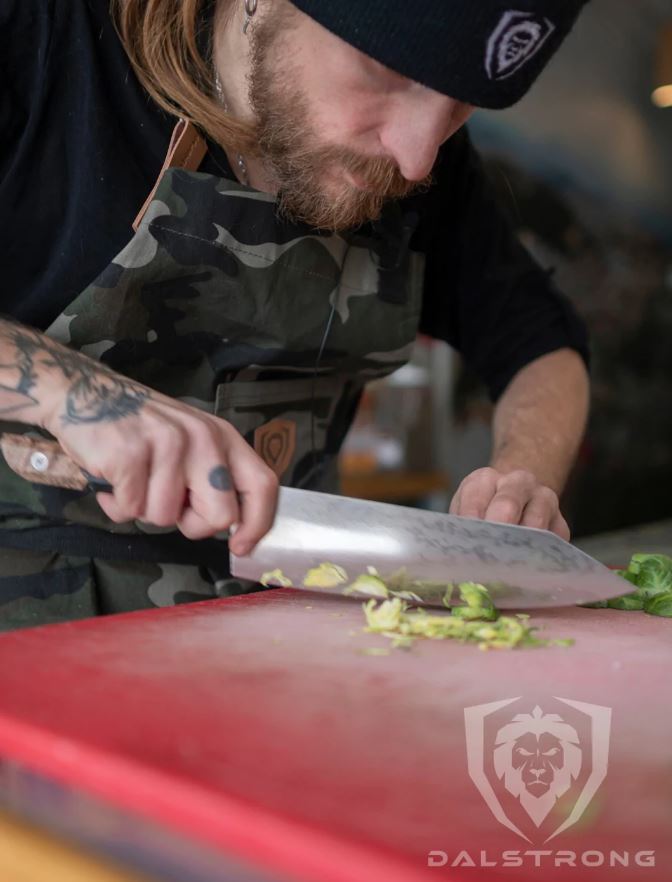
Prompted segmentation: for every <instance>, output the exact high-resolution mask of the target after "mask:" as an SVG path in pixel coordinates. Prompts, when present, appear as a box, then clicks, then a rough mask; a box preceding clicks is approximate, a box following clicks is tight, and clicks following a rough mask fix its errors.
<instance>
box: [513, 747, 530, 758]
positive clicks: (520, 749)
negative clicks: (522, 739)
mask: <svg viewBox="0 0 672 882" xmlns="http://www.w3.org/2000/svg"><path fill="white" fill-rule="evenodd" d="M516 751H517V752H518V753H519V754H520V755H521V756H533V754H532V751H531V750H525V748H524V747H517V748H516Z"/></svg>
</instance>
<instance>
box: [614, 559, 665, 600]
mask: <svg viewBox="0 0 672 882" xmlns="http://www.w3.org/2000/svg"><path fill="white" fill-rule="evenodd" d="M626 573H627V575H626V576H625V578H627V579H628V581H631V582H632V583H633V584H634V585H636V586H637V588H638V589H639V593H640V594H641V595H642V596H643V597H655V596H656V595H658V594H666V593H667V592H668V591H672V557H669V556H668V555H667V554H633V555H632V559H631V561H630V564H629V565H628V569H627V571H626Z"/></svg>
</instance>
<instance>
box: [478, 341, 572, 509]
mask: <svg viewBox="0 0 672 882" xmlns="http://www.w3.org/2000/svg"><path fill="white" fill-rule="evenodd" d="M588 402H589V383H588V373H587V371H586V368H585V365H584V363H583V360H582V359H581V357H580V356H579V355H578V354H577V353H576V352H574V351H573V350H571V349H561V350H558V351H557V352H552V353H550V354H548V355H544V356H542V357H541V358H538V359H536V360H535V361H533V362H530V364H528V365H526V367H524V368H523V369H522V370H521V371H519V372H518V373H517V374H516V376H515V377H514V378H513V380H512V381H511V383H509V385H508V387H507V388H506V390H505V392H504V394H503V395H502V397H501V398H500V400H499V402H498V403H497V407H496V408H495V414H494V419H493V433H494V441H493V452H492V459H491V465H492V467H493V468H495V469H497V470H498V471H499V472H504V473H506V472H511V471H514V470H516V469H525V470H527V471H530V472H532V473H533V474H534V476H535V477H536V478H537V480H538V481H539V482H540V483H542V484H545V485H546V486H548V487H551V488H552V489H553V490H555V491H556V492H557V493H560V492H561V491H562V489H563V487H564V485H565V482H566V480H567V476H568V474H569V471H570V469H571V467H572V464H573V462H574V459H575V457H576V453H577V451H578V448H579V444H580V443H581V439H582V437H583V433H584V431H585V427H586V420H587V416H588Z"/></svg>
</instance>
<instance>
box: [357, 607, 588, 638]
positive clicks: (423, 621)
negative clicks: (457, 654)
mask: <svg viewBox="0 0 672 882" xmlns="http://www.w3.org/2000/svg"><path fill="white" fill-rule="evenodd" d="M363 608H364V614H365V616H366V621H367V627H366V628H365V630H366V631H369V632H373V633H377V634H382V635H383V636H384V637H388V638H389V639H390V640H392V646H393V648H396V647H401V648H407V647H408V646H410V645H411V644H412V642H413V641H414V640H415V639H416V638H419V637H424V638H427V639H429V640H448V639H453V640H459V641H460V642H461V643H476V644H477V645H478V647H479V648H480V649H513V648H515V647H517V646H552V645H557V646H569V645H571V643H572V641H556V640H543V639H540V638H538V637H535V636H534V630H535V629H534V628H531V627H530V626H529V625H528V624H527V616H524V615H520V616H516V617H513V616H501V617H500V618H498V617H497V610H495V609H492V610H488V609H486V610H484V609H482V608H478V607H474V608H470V607H458V609H460V610H464V611H466V613H462V614H461V615H457V616H455V615H454V614H453V615H450V614H449V613H435V614H430V613H428V612H426V611H425V610H412V611H410V612H409V611H408V608H407V606H406V604H404V603H403V601H401V600H400V599H399V598H398V597H394V598H392V599H390V600H385V601H383V602H382V603H377V602H376V601H375V600H369V601H368V602H367V603H365V604H364V607H363ZM465 614H466V616H467V617H464V616H465ZM484 614H485V617H486V618H485V620H484ZM470 615H478V616H479V618H478V619H472V618H470V617H469V616H470ZM487 617H491V618H490V620H487Z"/></svg>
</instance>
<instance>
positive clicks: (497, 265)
mask: <svg viewBox="0 0 672 882" xmlns="http://www.w3.org/2000/svg"><path fill="white" fill-rule="evenodd" d="M430 193H431V197H432V198H431V200H428V201H429V202H430V204H429V205H428V206H427V208H428V210H427V211H423V212H422V220H421V222H420V225H419V227H418V230H417V234H416V235H417V239H416V241H417V243H418V247H419V248H420V249H421V250H422V251H424V253H425V255H426V272H425V286H424V295H423V309H422V318H421V325H420V330H421V331H422V332H423V333H425V334H427V335H429V336H431V337H435V338H437V339H441V340H445V341H446V342H447V343H449V344H450V345H451V346H454V347H455V348H456V349H457V350H458V351H459V352H460V353H461V354H462V356H463V358H464V360H465V362H466V363H467V365H468V366H469V367H470V368H471V369H472V370H474V372H475V373H476V374H477V375H478V376H479V377H480V378H481V380H483V381H484V382H485V384H486V385H487V387H488V390H489V393H490V396H491V397H492V399H493V400H496V399H497V398H498V397H499V396H500V395H501V394H502V392H503V391H504V389H505V388H506V386H507V385H508V384H509V382H510V381H511V380H512V379H513V377H514V376H515V374H516V373H517V372H518V371H519V370H521V368H523V367H525V365H527V364H529V363H530V362H531V361H533V360H534V359H536V358H539V357H540V356H542V355H546V354H547V353H550V352H554V351H556V350H558V349H563V348H565V347H568V348H571V349H574V350H576V351H577V352H579V353H580V355H581V356H582V357H583V359H584V360H585V361H586V363H587V362H588V335H587V331H586V327H585V325H584V323H583V321H582V320H581V319H580V318H579V316H578V315H577V313H576V311H575V310H574V308H573V307H572V305H571V304H570V303H569V301H568V300H567V298H566V297H565V296H564V295H562V294H561V293H560V292H559V291H558V290H557V289H556V287H555V285H554V284H553V281H552V279H551V275H550V273H548V272H546V271H544V270H543V269H542V268H541V267H540V266H539V265H538V264H537V263H536V261H535V260H534V259H533V258H532V256H531V255H530V254H529V252H528V251H526V249H525V248H524V247H523V246H522V244H521V243H520V242H519V240H518V238H517V236H516V234H515V231H514V230H513V229H512V227H511V225H510V223H509V221H508V220H507V219H506V217H505V216H504V214H503V212H502V211H501V209H500V208H499V206H498V204H497V200H496V197H495V194H494V191H493V188H492V186H491V184H490V183H489V181H488V178H487V175H486V173H485V170H484V168H483V164H482V162H481V159H480V157H479V156H478V153H477V152H476V150H475V148H474V147H473V146H472V145H471V142H470V140H469V136H468V134H467V132H466V130H463V131H462V132H460V133H459V134H458V135H456V136H454V138H452V139H451V141H449V142H448V143H447V145H446V146H445V148H444V153H443V155H442V156H441V158H440V160H439V162H438V164H437V168H436V170H435V185H434V187H433V188H432V191H430ZM427 195H428V196H429V194H427Z"/></svg>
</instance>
